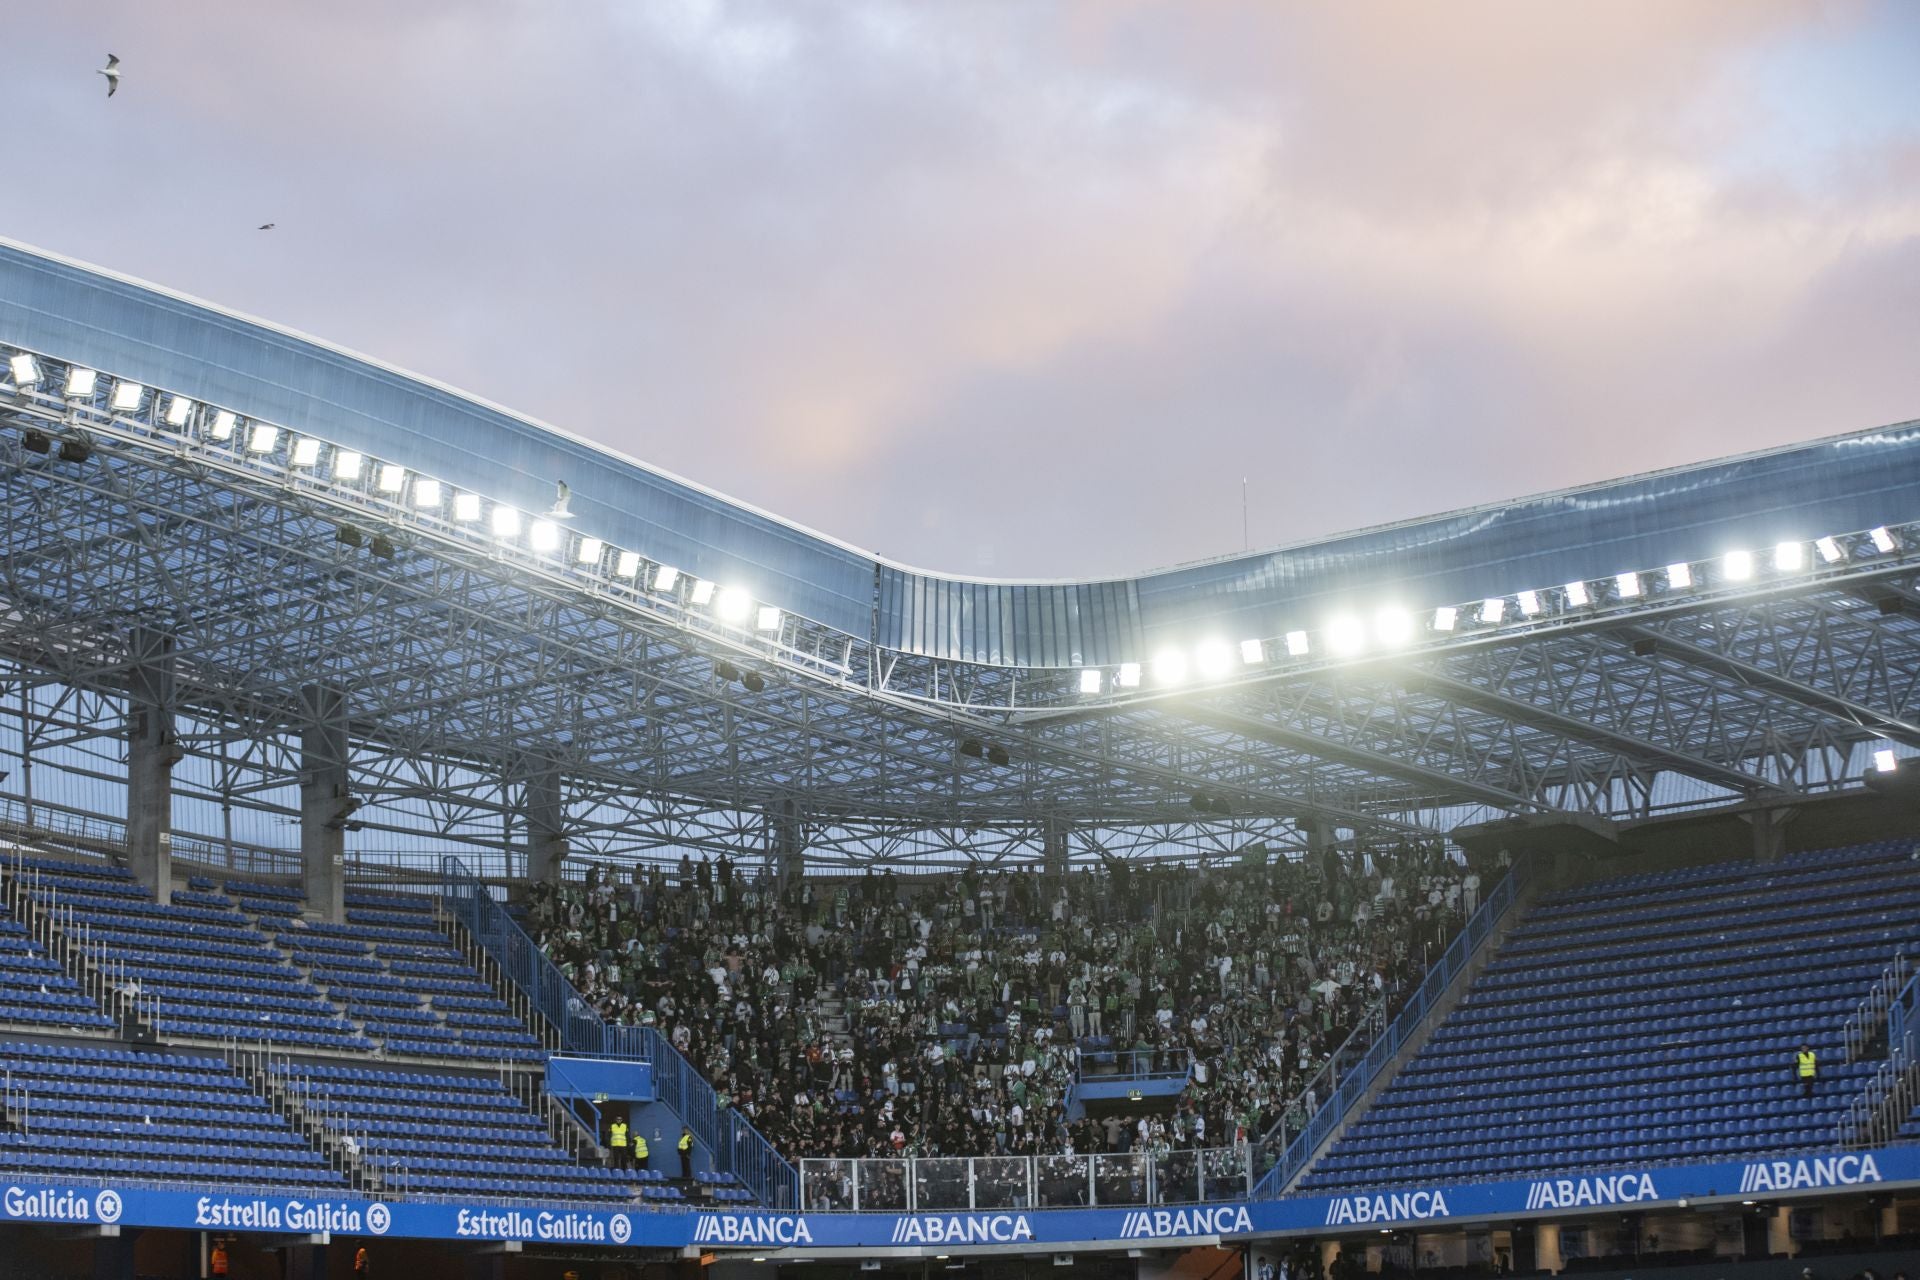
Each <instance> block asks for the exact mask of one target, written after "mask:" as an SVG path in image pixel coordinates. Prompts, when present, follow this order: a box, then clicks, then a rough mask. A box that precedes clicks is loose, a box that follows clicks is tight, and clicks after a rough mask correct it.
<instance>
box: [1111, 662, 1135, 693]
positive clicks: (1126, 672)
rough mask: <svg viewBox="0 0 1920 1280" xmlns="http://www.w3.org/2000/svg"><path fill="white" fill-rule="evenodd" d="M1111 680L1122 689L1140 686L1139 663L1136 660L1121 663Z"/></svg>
mask: <svg viewBox="0 0 1920 1280" xmlns="http://www.w3.org/2000/svg"><path fill="white" fill-rule="evenodd" d="M1113 682H1114V683H1115V684H1116V685H1118V686H1119V687H1120V688H1122V689H1137V688H1139V687H1140V664H1139V663H1137V662H1123V663H1121V664H1120V670H1119V672H1118V674H1116V675H1115V676H1114V677H1113Z"/></svg>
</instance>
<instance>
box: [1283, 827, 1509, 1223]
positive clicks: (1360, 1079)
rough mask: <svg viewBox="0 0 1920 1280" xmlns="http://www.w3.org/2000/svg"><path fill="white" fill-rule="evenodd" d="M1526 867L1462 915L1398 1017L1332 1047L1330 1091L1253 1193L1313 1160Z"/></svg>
mask: <svg viewBox="0 0 1920 1280" xmlns="http://www.w3.org/2000/svg"><path fill="white" fill-rule="evenodd" d="M1526 866H1527V862H1526V860H1525V859H1522V860H1521V861H1519V862H1516V863H1514V865H1513V869H1512V870H1510V871H1509V872H1507V874H1506V876H1505V877H1504V878H1503V879H1502V880H1501V881H1500V883H1499V884H1497V885H1495V886H1494V889H1493V892H1492V893H1490V894H1488V895H1487V897H1486V900H1485V901H1483V902H1482V903H1481V904H1480V906H1479V909H1478V910H1476V911H1475V912H1474V913H1473V914H1472V915H1471V916H1469V917H1468V918H1467V923H1466V925H1465V927H1463V928H1462V929H1461V930H1460V933H1459V936H1457V937H1456V938H1454V940H1453V942H1452V943H1451V944H1449V945H1448V947H1447V949H1446V951H1445V952H1444V953H1442V955H1441V956H1440V962H1439V963H1438V964H1436V965H1434V966H1433V967H1432V968H1431V969H1429V970H1428V971H1427V976H1426V978H1425V979H1424V980H1422V982H1421V983H1420V987H1419V989H1418V990H1416V991H1415V992H1414V993H1413V998H1412V999H1410V1000H1408V1001H1407V1004H1406V1007H1405V1008H1403V1009H1402V1010H1400V1013H1399V1016H1398V1017H1396V1018H1394V1020H1393V1021H1392V1022H1390V1023H1388V1024H1387V1026H1386V1029H1385V1030H1384V1031H1382V1032H1381V1033H1380V1035H1379V1036H1378V1037H1377V1038H1376V1039H1375V1040H1373V1042H1372V1043H1371V1044H1361V1043H1358V1042H1359V1041H1361V1040H1362V1039H1364V1036H1365V1031H1364V1029H1362V1030H1361V1031H1356V1032H1355V1033H1354V1034H1353V1035H1351V1036H1349V1037H1347V1040H1346V1043H1344V1044H1342V1045H1341V1046H1340V1047H1339V1048H1338V1049H1336V1050H1335V1051H1334V1054H1333V1057H1332V1058H1330V1059H1329V1060H1328V1062H1327V1065H1326V1066H1325V1067H1323V1068H1321V1073H1320V1075H1319V1076H1318V1077H1316V1080H1318V1079H1324V1080H1326V1081H1328V1082H1329V1083H1332V1084H1333V1085H1334V1089H1333V1093H1332V1094H1331V1095H1330V1096H1329V1097H1328V1098H1327V1100H1326V1101H1325V1102H1323V1103H1322V1104H1320V1108H1319V1109H1318V1110H1317V1111H1315V1112H1314V1113H1313V1115H1312V1116H1311V1117H1310V1118H1309V1119H1308V1120H1307V1123H1306V1125H1305V1127H1304V1128H1302V1129H1301V1130H1300V1132H1299V1133H1297V1134H1295V1135H1294V1138H1293V1141H1292V1142H1290V1143H1288V1144H1287V1147H1286V1150H1285V1151H1283V1152H1282V1153H1281V1155H1280V1158H1279V1160H1278V1161H1276V1162H1275V1163H1274V1166H1273V1168H1271V1169H1269V1170H1268V1171H1267V1173H1266V1176H1265V1177H1263V1178H1261V1179H1260V1181H1259V1182H1258V1183H1257V1184H1256V1185H1255V1186H1254V1189H1253V1192H1254V1195H1256V1196H1276V1195H1279V1194H1280V1192H1281V1191H1283V1190H1285V1189H1286V1187H1287V1184H1288V1183H1290V1182H1292V1181H1293V1180H1294V1178H1295V1177H1296V1176H1297V1175H1298V1174H1299V1173H1300V1171H1301V1170H1302V1169H1304V1168H1306V1165H1307V1162H1308V1161H1309V1160H1311V1159H1313V1153H1314V1152H1316V1151H1318V1150H1319V1149H1320V1144H1321V1143H1323V1142H1325V1141H1326V1140H1327V1138H1328V1137H1329V1136H1331V1135H1332V1133H1333V1131H1334V1130H1335V1129H1337V1128H1339V1127H1340V1124H1341V1122H1343V1121H1344V1120H1345V1119H1346V1118H1347V1112H1349V1111H1351V1110H1352V1109H1353V1106H1354V1104H1355V1103H1357V1102H1358V1101H1360V1099H1361V1098H1362V1097H1363V1096H1365V1094H1366V1092H1367V1090H1368V1089H1369V1088H1370V1087H1372V1085H1373V1082H1374V1080H1375V1078H1377V1077H1378V1076H1379V1074H1380V1072H1381V1071H1382V1070H1384V1069H1385V1068H1386V1065H1387V1064H1388V1063H1389V1062H1391V1061H1393V1058H1394V1055H1395V1054H1397V1053H1399V1052H1400V1049H1401V1047H1402V1046H1404V1045H1405V1044H1406V1043H1407V1041H1408V1040H1410V1039H1412V1038H1413V1037H1414V1036H1415V1035H1416V1034H1417V1033H1418V1032H1419V1030H1420V1024H1421V1023H1422V1022H1423V1021H1424V1020H1425V1019H1426V1016H1427V1015H1428V1014H1429V1013H1431V1012H1432V1011H1433V1008H1434V1006H1435V1005H1437V1004H1438V1003H1439V1002H1440V997H1441V996H1442V995H1444V994H1445V993H1446V990H1447V988H1448V986H1450V985H1451V984H1452V983H1453V980H1454V978H1456V977H1458V976H1459V974H1460V972H1461V970H1463V969H1465V968H1466V967H1467V965H1468V963H1469V962H1471V961H1472V959H1473V955H1474V952H1476V951H1478V950H1479V949H1480V944H1481V943H1483V942H1485V941H1486V940H1487V938H1489V937H1490V936H1492V934H1493V931H1494V929H1495V927H1496V926H1498V925H1499V923H1500V919H1501V917H1502V916H1504V915H1506V913H1507V909H1508V908H1509V907H1511V906H1512V905H1513V904H1514V901H1515V900H1516V899H1517V898H1519V896H1520V887H1521V885H1522V883H1523V882H1524V880H1525V876H1524V875H1523V872H1524V870H1525V868H1526Z"/></svg>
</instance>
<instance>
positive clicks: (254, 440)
mask: <svg viewBox="0 0 1920 1280" xmlns="http://www.w3.org/2000/svg"><path fill="white" fill-rule="evenodd" d="M279 442H280V428H278V427H276V426H274V425H272V424H271V423H266V422H256V423H254V424H253V430H252V431H249V432H248V433H247V452H248V453H272V452H273V446H274V445H276V444H278V443H279Z"/></svg>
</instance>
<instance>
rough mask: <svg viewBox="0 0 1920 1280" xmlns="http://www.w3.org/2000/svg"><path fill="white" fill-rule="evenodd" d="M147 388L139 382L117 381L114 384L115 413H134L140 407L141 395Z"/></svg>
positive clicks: (113, 401)
mask: <svg viewBox="0 0 1920 1280" xmlns="http://www.w3.org/2000/svg"><path fill="white" fill-rule="evenodd" d="M145 394H147V389H146V388H145V387H143V386H141V385H140V384H139V383H137V382H116V383H114V384H113V399H112V400H111V401H110V402H109V403H111V404H112V405H113V409H114V412H115V413H132V412H133V411H134V410H135V409H138V408H139V407H140V397H141V396H143V395H145Z"/></svg>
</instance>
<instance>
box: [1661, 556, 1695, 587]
mask: <svg viewBox="0 0 1920 1280" xmlns="http://www.w3.org/2000/svg"><path fill="white" fill-rule="evenodd" d="M1692 585H1693V566H1692V565H1690V564H1688V563H1687V562H1686V561H1685V560H1676V561H1674V562H1673V563H1672V564H1670V565H1668V566H1667V586H1668V588H1669V589H1671V590H1674V591H1685V590H1686V589H1687V588H1688V587H1690V586H1692Z"/></svg>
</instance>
